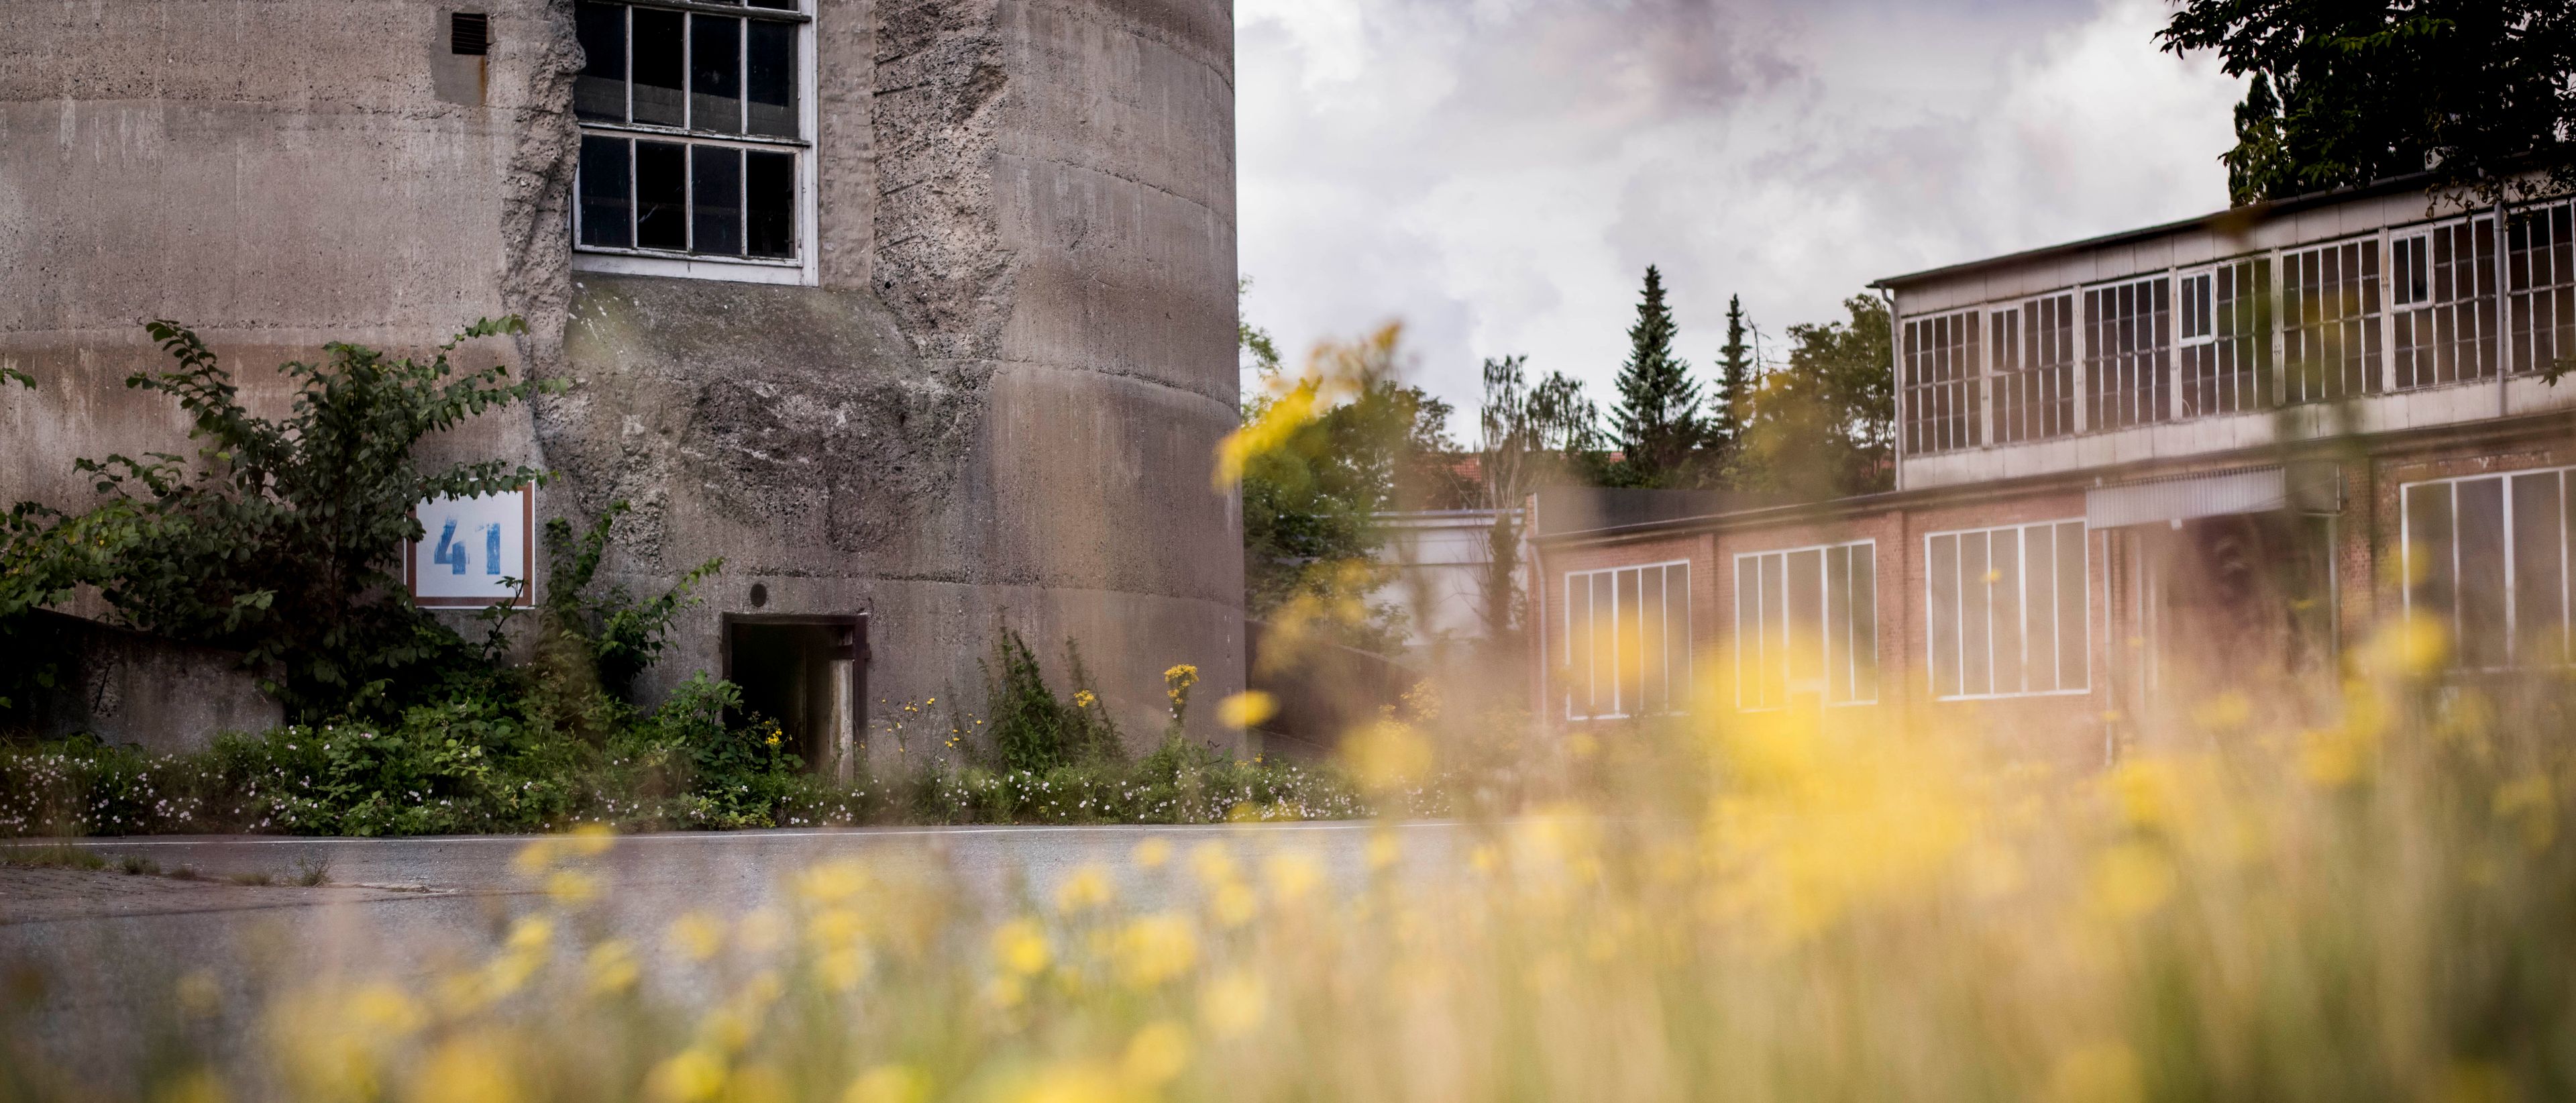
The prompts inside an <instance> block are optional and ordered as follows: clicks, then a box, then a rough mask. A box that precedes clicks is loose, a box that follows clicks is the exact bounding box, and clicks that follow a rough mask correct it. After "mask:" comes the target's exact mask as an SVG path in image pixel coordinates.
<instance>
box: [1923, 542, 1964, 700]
mask: <svg viewBox="0 0 2576 1103" xmlns="http://www.w3.org/2000/svg"><path fill="white" fill-rule="evenodd" d="M1924 560H1925V563H1924V567H1925V570H1924V581H1925V583H1926V587H1925V588H1926V589H1927V590H1928V591H1929V593H1928V594H1927V595H1926V596H1927V597H1928V608H1927V610H1926V612H1927V616H1926V622H1927V623H1928V624H1929V625H1930V631H1931V636H1932V639H1931V651H1932V655H1931V658H1932V693H1933V695H1935V696H1939V697H1956V696H1958V695H1959V687H1960V685H1961V682H1960V679H1959V538H1958V537H1956V536H1935V537H1933V538H1932V548H1931V551H1929V552H1928V553H1926V554H1925V555H1924Z"/></svg>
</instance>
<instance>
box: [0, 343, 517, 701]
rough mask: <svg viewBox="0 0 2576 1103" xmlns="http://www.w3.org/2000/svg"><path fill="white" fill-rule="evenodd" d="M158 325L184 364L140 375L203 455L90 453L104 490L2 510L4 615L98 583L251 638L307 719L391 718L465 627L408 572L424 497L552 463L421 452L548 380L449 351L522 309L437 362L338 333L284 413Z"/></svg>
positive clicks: (138, 607)
mask: <svg viewBox="0 0 2576 1103" xmlns="http://www.w3.org/2000/svg"><path fill="white" fill-rule="evenodd" d="M147 328H148V329H149V331H150V332H151V334H152V337H153V339H154V340H156V341H159V342H160V343H161V346H162V347H163V348H164V349H166V350H167V351H168V352H169V354H170V356H171V358H172V359H174V360H176V361H177V362H178V369H177V370H175V371H169V372H161V373H137V374H135V375H133V376H130V377H128V378H127V379H126V381H125V385H126V386H127V387H130V388H134V389H137V390H143V391H149V392H153V393H156V394H161V395H165V396H168V397H169V398H171V399H172V400H174V401H176V402H177V403H178V404H179V407H180V409H182V410H184V411H186V412H187V414H188V415H189V418H190V420H191V422H192V426H191V428H190V430H189V438H190V439H191V440H194V441H197V442H199V445H200V447H199V449H198V452H197V456H196V457H195V459H194V460H193V461H191V460H189V459H186V458H183V457H180V456H175V455H170V454H167V453H152V454H149V455H147V456H145V457H144V458H142V459H136V458H134V457H130V456H123V455H111V456H108V457H107V458H105V459H103V460H92V459H83V460H79V461H78V462H77V464H76V466H77V468H78V469H79V470H80V471H82V472H83V473H85V474H88V475H92V476H95V477H96V480H97V481H96V482H95V484H94V487H95V489H96V490H97V492H98V494H99V495H100V496H101V498H102V499H103V500H102V501H101V502H99V504H98V505H96V506H95V507H93V508H91V509H90V510H89V511H87V512H84V513H78V514H69V513H64V512H62V511H59V510H55V509H53V508H50V507H47V506H44V505H41V504H39V503H35V502H21V503H19V504H18V505H16V506H15V507H13V508H12V509H11V510H10V511H9V513H8V515H7V519H6V520H5V522H0V567H5V568H6V569H5V570H0V621H9V620H14V619H15V618H16V617H17V616H18V615H19V614H22V613H24V612H25V611H26V610H29V609H32V608H37V607H42V606H47V605H52V604H55V603H58V602H60V601H62V600H63V599H65V598H66V597H68V596H69V595H70V594H71V593H72V592H73V591H74V590H75V589H76V588H77V587H79V586H81V585H83V584H88V585H94V586H96V587H98V589H99V592H100V594H101V595H102V596H103V597H104V598H105V599H106V600H107V603H108V604H109V605H110V606H111V607H113V608H114V609H115V610H116V611H117V613H118V614H119V615H120V616H122V617H123V618H124V619H125V620H127V621H128V622H130V623H132V624H133V625H135V626H136V627H138V628H142V629H144V630H146V631H150V632H155V633H158V634H161V635H165V636H169V637H171V638H174V639H179V640H185V641H189V642H193V643H203V644H208V645H212V646H216V647H222V648H226V649H230V650H235V651H241V652H245V653H247V654H248V655H249V657H250V661H251V662H252V663H253V664H254V665H255V666H256V667H257V668H258V669H260V670H262V671H264V672H265V673H266V674H267V676H268V687H269V690H270V692H271V693H273V694H275V695H276V696H277V697H278V699H279V700H280V701H282V702H284V703H285V704H286V706H287V707H288V709H289V711H290V713H291V714H292V715H293V716H294V717H296V718H297V719H299V720H307V721H311V720H320V719H326V718H334V717H340V716H348V715H376V716H385V715H390V714H392V713H394V712H397V711H399V709H400V708H401V707H402V706H403V705H405V704H409V703H415V702H417V701H418V700H420V699H421V698H420V697H419V696H418V695H417V694H416V693H408V692H406V691H407V690H418V689H421V688H425V687H427V686H429V685H432V684H434V683H435V682H436V680H437V679H436V677H435V675H436V674H437V672H438V671H439V670H440V669H441V668H442V667H444V666H446V665H450V664H453V663H454V662H456V661H458V659H459V657H460V655H459V652H460V651H461V644H462V641H461V640H459V639H458V638H457V637H456V635H455V633H453V632H451V631H449V630H447V629H446V628H444V627H442V626H440V625H439V624H438V622H437V621H435V620H433V619H432V618H430V617H429V616H428V615H427V614H424V613H423V612H421V610H420V609H418V608H417V607H415V606H414V605H413V604H412V603H411V600H410V598H409V596H408V595H407V594H406V593H405V592H404V589H403V585H402V579H401V578H400V577H399V575H398V574H397V571H396V568H397V567H398V561H397V559H396V554H397V549H399V548H401V547H403V546H404V545H405V543H406V542H408V541H412V540H417V539H419V538H420V535H421V528H420V522H419V521H417V520H416V519H414V518H413V516H412V510H413V507H414V506H416V505H417V504H418V503H420V502H421V501H422V500H424V499H427V498H432V497H474V496H478V495H484V494H490V493H495V492H498V491H503V490H507V489H510V488H512V487H516V486H520V485H523V484H527V483H531V482H537V481H541V480H542V479H543V478H544V474H543V473H542V472H540V471H538V470H536V469H534V468H529V467H514V466H512V465H509V464H507V463H504V462H501V461H497V460H493V461H485V462H480V463H468V464H457V465H453V466H449V467H446V468H442V469H438V470H423V469H422V468H421V467H420V465H419V463H418V461H417V459H416V457H415V455H414V449H413V446H414V445H416V444H417V443H418V442H419V441H420V440H421V438H423V437H426V436H428V435H430V434H433V433H437V432H441V431H444V430H447V429H450V428H453V427H455V426H456V425H458V424H459V423H461V422H463V421H464V420H466V419H467V418H470V417H473V416H475V415H478V414H481V413H484V412H485V411H487V410H492V409H496V408H500V407H503V406H507V405H509V404H510V403H513V402H518V401H520V400H523V399H525V398H527V397H528V396H529V395H530V394H531V393H534V392H535V390H536V389H537V387H536V385H535V384H532V383H509V382H506V380H507V378H508V375H509V370H508V369H506V368H502V367H493V368H488V369H485V370H483V371H479V372H473V373H469V374H466V375H463V376H461V377H455V378H451V376H455V370H454V369H453V368H452V367H451V366H450V365H449V363H448V358H447V357H448V353H449V352H451V351H453V350H454V349H455V348H456V347H457V345H458V344H460V343H462V342H464V341H465V340H467V339H470V338H476V337H489V336H495V335H499V334H504V333H521V332H525V331H526V324H525V323H524V322H522V321H520V320H519V319H518V318H515V317H512V318H505V319H502V320H500V321H492V320H488V319H487V320H484V321H479V322H476V323H475V324H474V325H473V326H471V327H469V328H467V329H466V330H465V331H464V332H462V333H459V334H457V335H456V336H455V337H454V338H453V339H451V340H450V341H448V342H447V343H446V344H443V345H440V346H439V348H438V351H437V355H436V356H435V357H433V358H432V359H431V360H429V361H428V362H426V363H423V362H420V361H416V360H410V359H395V358H391V357H388V356H387V355H385V354H384V353H381V352H378V351H376V350H374V349H370V348H365V347H363V346H359V345H353V344H346V343H334V344H331V345H329V346H328V348H329V351H330V359H329V360H327V361H326V362H324V363H321V364H304V363H290V364H286V365H283V366H281V367H280V368H279V369H278V370H279V371H280V372H282V373H284V374H285V375H286V376H287V377H288V378H289V379H291V380H292V381H293V382H294V383H295V386H296V394H295V399H294V402H293V405H292V413H291V414H290V415H289V416H288V417H286V418H285V419H283V420H271V419H268V418H263V417H258V416H256V415H254V414H252V413H251V412H250V411H249V410H248V409H247V408H245V407H244V406H243V405H242V403H241V400H240V388H239V387H237V386H236V385H235V384H234V383H233V381H232V376H231V373H230V372H228V371H227V370H225V368H224V367H223V366H222V365H221V364H220V363H219V362H218V361H217V359H216V357H215V354H214V352H213V351H212V350H210V349H208V348H207V347H206V344H205V342H204V341H202V340H200V339H199V338H198V337H197V335H196V334H195V333H193V332H190V331H189V330H188V329H186V328H185V327H182V326H180V325H178V324H177V323H175V322H168V321H157V322H153V323H151V325H150V326H148V327H147Z"/></svg>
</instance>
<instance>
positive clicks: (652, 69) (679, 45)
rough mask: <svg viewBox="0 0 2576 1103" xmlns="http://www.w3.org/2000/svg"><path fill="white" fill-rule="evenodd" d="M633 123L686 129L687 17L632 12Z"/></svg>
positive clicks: (641, 10)
mask: <svg viewBox="0 0 2576 1103" xmlns="http://www.w3.org/2000/svg"><path fill="white" fill-rule="evenodd" d="M634 20H635V32H634V38H633V39H632V42H633V49H634V54H635V56H634V70H633V72H634V79H635V121H636V122H639V123H646V124H650V125H653V126H687V125H688V123H689V115H688V104H689V101H688V98H687V95H686V90H687V88H688V75H689V69H688V61H687V57H688V54H687V50H688V44H687V43H686V42H685V41H683V40H682V37H681V36H682V35H684V34H685V33H687V32H686V28H687V26H688V17H687V16H684V15H682V14H680V13H679V12H675V11H663V10H661V9H658V8H637V9H635V16H634Z"/></svg>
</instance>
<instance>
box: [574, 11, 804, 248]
mask: <svg viewBox="0 0 2576 1103" xmlns="http://www.w3.org/2000/svg"><path fill="white" fill-rule="evenodd" d="M608 2H611V3H618V4H624V5H626V6H628V7H645V8H658V9H662V10H665V11H677V12H682V13H687V14H705V15H720V16H730V17H740V18H746V19H770V20H774V21H780V22H785V21H790V20H792V21H794V22H796V24H797V31H796V97H797V100H796V115H797V123H796V125H797V129H798V131H799V133H800V135H801V137H799V138H795V139H785V138H774V137H764V136H759V135H750V134H740V135H713V134H702V133H699V132H695V131H690V130H687V129H684V128H679V127H668V126H654V125H649V124H640V123H634V122H625V123H602V122H593V121H587V120H580V119H576V120H575V123H576V125H577V126H578V128H579V130H580V132H581V133H582V134H602V135H618V136H622V137H627V138H650V139H668V140H671V141H674V142H679V143H682V144H685V145H691V146H698V145H706V146H719V147H731V148H739V149H745V150H754V151H776V150H793V151H795V154H796V232H795V241H796V255H795V256H794V257H792V258H769V257H710V256H698V255H695V254H688V253H673V252H669V251H666V250H660V249H644V248H635V247H626V248H619V247H614V246H600V245H584V244H582V243H581V182H580V173H579V170H578V167H576V170H575V173H574V181H573V198H572V204H571V207H572V210H571V213H570V214H569V216H567V217H566V219H565V224H566V230H567V232H569V233H570V234H571V235H572V267H573V270H574V271H576V272H602V273H609V274H614V275H627V276H667V277H675V278H681V279H702V280H720V281H724V282H729V283H759V284H782V285H801V286H808V287H810V286H813V285H815V284H817V283H819V282H821V277H822V264H821V257H820V252H821V248H820V246H821V234H820V229H819V227H818V226H817V225H816V222H817V216H818V215H819V213H820V209H819V208H820V204H819V202H818V201H817V198H816V197H817V195H818V194H819V193H820V190H821V169H820V166H819V165H818V163H817V162H819V161H820V160H821V159H822V158H821V151H822V141H821V135H820V133H819V128H820V124H821V121H822V112H821V109H820V105H819V104H818V103H817V101H818V100H819V99H820V98H821V97H820V94H819V93H820V80H819V76H818V75H819V73H820V69H819V67H818V65H819V63H818V61H817V60H816V58H815V56H814V47H815V33H814V22H815V13H814V6H815V0H796V7H795V9H794V10H792V11H791V10H788V9H784V8H754V7H749V6H746V5H741V4H738V3H737V4H722V3H713V4H710V3H693V2H690V0H608ZM682 25H683V27H686V26H687V24H685V23H684V24H682ZM694 37H695V36H694V35H690V34H687V33H686V32H685V31H684V32H683V34H682V35H681V42H682V46H681V58H682V62H681V64H682V66H683V68H684V71H685V70H686V68H687V66H688V65H689V55H688V51H689V50H691V49H694V48H695V43H694V42H693V41H691V40H692V39H693V38H694ZM626 58H627V65H628V71H629V73H630V74H631V73H632V72H633V66H634V60H635V44H634V39H633V38H632V35H631V32H630V36H629V38H628V40H627V45H626ZM745 79H748V75H747V74H746V77H745ZM629 88H630V93H629V94H630V95H631V94H632V92H631V89H632V82H631V80H630V82H629ZM630 118H631V112H630ZM574 156H575V159H576V166H577V165H578V158H579V153H578V152H576V153H575V154H574ZM627 171H628V174H629V177H630V180H631V178H632V175H633V173H634V168H633V165H632V162H630V163H629V167H628V169H627ZM694 184H695V181H694V180H692V181H691V185H692V186H694Z"/></svg>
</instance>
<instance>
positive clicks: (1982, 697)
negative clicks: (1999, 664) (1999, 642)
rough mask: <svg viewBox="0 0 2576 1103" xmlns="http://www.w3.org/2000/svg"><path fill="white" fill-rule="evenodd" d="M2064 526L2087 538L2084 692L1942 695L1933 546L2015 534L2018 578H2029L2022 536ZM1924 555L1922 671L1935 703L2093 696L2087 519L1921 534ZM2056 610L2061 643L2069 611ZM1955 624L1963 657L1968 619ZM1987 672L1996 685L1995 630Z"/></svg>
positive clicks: (1989, 637)
mask: <svg viewBox="0 0 2576 1103" xmlns="http://www.w3.org/2000/svg"><path fill="white" fill-rule="evenodd" d="M2065 524H2074V525H2076V526H2078V528H2077V531H2078V532H2079V533H2081V534H2082V536H2083V538H2082V539H2081V540H2078V541H2076V543H2077V545H2078V546H2079V547H2081V548H2082V549H2083V553H2082V554H2083V556H2084V563H2083V566H2082V577H2083V579H2084V592H2083V598H2084V600H2083V601H2082V602H2081V603H2080V604H2082V605H2083V606H2084V611H2083V613H2082V615H2081V617H2080V618H2079V620H2078V623H2079V624H2081V625H2082V627H2083V632H2084V636H2083V645H2082V646H2081V647H2079V648H2077V649H2076V650H2077V653H2078V654H2081V655H2083V656H2084V672H2083V673H2084V685H2083V687H2082V688H2080V689H2040V690H2028V689H2024V690H2014V691H2013V692H2010V693H1992V692H1988V693H1958V694H1945V693H1942V692H1941V690H1940V686H1941V672H1940V670H1939V669H1938V668H1936V667H1934V666H1933V665H1932V660H1933V657H1934V656H1935V655H1938V654H1940V649H1939V648H1938V647H1936V646H1934V640H1933V634H1934V633H1936V632H1939V631H1940V630H1941V625H1940V624H1939V623H1937V621H1936V619H1935V618H1934V617H1933V615H1932V541H1934V540H1936V539H1938V538H1940V537H1944V536H1950V537H1958V536H1970V535H1988V536H1989V538H1991V534H1993V533H1998V532H2010V533H2013V534H2014V539H2016V540H2018V541H2020V548H2019V550H2018V554H2019V555H2020V556H2021V560H2020V564H2021V565H2020V567H2019V571H2020V575H2021V577H2023V578H2025V579H2026V578H2029V577H2030V562H2029V550H2030V539H2029V537H2028V536H2026V535H2023V534H2025V533H2027V532H2028V531H2029V530H2031V529H2038V528H2044V529H2052V530H2053V529H2055V528H2056V527H2057V526H2060V525H2065ZM2063 550H2064V545H2063V544H2062V543H2056V542H2052V544H2051V546H2050V553H2051V554H2052V555H2056V554H2059V553H2062V552H2063ZM1922 553H1923V670H1924V680H1925V683H1926V688H1927V689H1928V690H1929V691H1930V696H1931V698H1932V699H1933V700H1934V701H1997V700H2008V699H2012V698H2020V697H2083V696H2088V695H2090V694H2091V693H2092V692H2093V529H2092V526H2090V525H2086V524H2085V523H2084V519H2083V518H2082V517H2057V518H2051V519H2049V520H2045V521H2029V522H2024V523H2021V524H2012V525H1988V526H1984V527H1980V528H1965V529H1943V530H1941V531H1939V532H1927V533H1924V534H1923V548H1922ZM1989 562H1990V563H1991V560H1989ZM2050 566H2051V567H2052V568H2054V567H2055V563H2054V562H2052V563H2051V564H2050ZM1988 569H1989V570H1991V569H1992V568H1991V567H1989V568H1988ZM2028 600H2029V596H2028V592H2027V590H2026V589H2025V591H2024V595H2023V601H2024V602H2027V601H2028ZM2055 608H2056V612H2057V631H2058V636H2059V638H2060V639H2063V638H2064V636H2065V632H2066V609H2065V606H2064V605H2063V604H2062V603H2061V604H2058V605H2057V606H2056V607H2055ZM1987 609H1988V611H1989V612H1988V615H1989V619H1991V617H1992V609H1993V604H1992V602H1989V603H1988V604H1987ZM1953 622H1954V623H1953V624H1952V625H1951V631H1952V632H1953V633H1955V636H1954V639H1953V641H1952V642H1954V643H1956V644H1958V645H1959V650H1960V651H1961V652H1962V653H1964V652H1965V651H1966V650H1967V618H1966V617H1963V616H1962V617H1954V618H1953ZM2021 635H2022V648H2023V651H2024V654H2025V656H2027V654H2028V651H2029V647H2030V639H2029V634H2028V633H2027V632H2024V633H2022V634H2021ZM1986 669H1987V672H1988V673H1987V682H1988V683H1989V684H1992V682H1993V680H1994V678H1993V670H1994V631H1993V629H1992V628H1991V627H1989V628H1988V629H1987V632H1986ZM2057 673H2058V681H2059V682H2061V683H2062V682H2064V681H2065V680H2066V672H2065V671H2064V670H2063V669H2060V670H2059V671H2058V672H2057ZM1960 682H1961V684H1962V685H1964V684H1966V679H1965V678H1962V679H1960Z"/></svg>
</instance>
